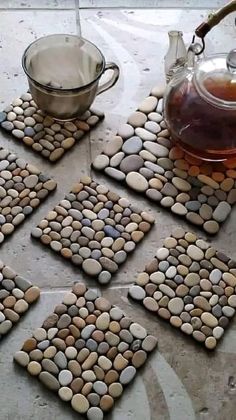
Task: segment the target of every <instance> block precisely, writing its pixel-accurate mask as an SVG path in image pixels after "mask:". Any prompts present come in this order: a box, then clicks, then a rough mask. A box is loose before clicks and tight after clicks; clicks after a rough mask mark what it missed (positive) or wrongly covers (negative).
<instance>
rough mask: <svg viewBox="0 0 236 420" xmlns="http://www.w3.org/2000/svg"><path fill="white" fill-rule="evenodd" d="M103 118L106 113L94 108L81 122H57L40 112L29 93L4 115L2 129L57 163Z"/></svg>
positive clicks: (0, 114)
mask: <svg viewBox="0 0 236 420" xmlns="http://www.w3.org/2000/svg"><path fill="white" fill-rule="evenodd" d="M103 118H104V114H103V113H102V112H100V111H95V110H92V109H90V110H87V111H86V112H85V113H84V115H82V116H81V117H80V118H79V119H76V120H73V121H66V122H65V121H56V120H54V119H53V118H52V117H49V116H47V115H45V114H44V113H43V111H41V110H40V109H38V107H37V105H36V103H35V102H34V100H33V99H32V96H31V94H30V93H28V92H27V93H24V94H22V95H21V97H20V98H17V99H15V100H14V101H12V103H11V104H10V105H9V106H7V107H6V108H5V109H4V111H3V112H0V126H1V128H3V129H4V130H6V131H7V132H9V133H10V134H12V135H13V136H14V137H15V138H16V139H17V140H20V141H22V142H23V143H24V144H25V145H26V146H29V147H31V148H32V149H33V150H34V151H35V152H37V153H40V154H41V155H42V156H43V157H45V158H46V159H48V160H49V161H50V162H55V161H57V160H58V159H60V158H61V157H62V156H63V155H64V154H65V153H66V152H67V150H69V149H71V148H72V147H73V146H74V145H75V144H76V143H77V142H78V141H79V140H80V139H81V138H82V137H83V136H84V135H85V134H86V133H88V132H89V131H90V130H91V129H92V128H93V127H95V126H96V125H97V124H98V122H99V121H101V120H102V119H103Z"/></svg>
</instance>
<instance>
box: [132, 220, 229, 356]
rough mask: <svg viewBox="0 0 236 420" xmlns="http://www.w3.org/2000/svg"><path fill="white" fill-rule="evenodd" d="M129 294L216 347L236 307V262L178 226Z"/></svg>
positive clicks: (209, 346)
mask: <svg viewBox="0 0 236 420" xmlns="http://www.w3.org/2000/svg"><path fill="white" fill-rule="evenodd" d="M129 295H130V296H131V297H132V298H133V299H135V300H137V301H139V302H141V303H142V304H143V305H144V306H145V308H146V309H148V310H149V311H151V312H153V313H155V314H156V315H159V316H160V317H161V318H164V319H166V320H168V321H169V322H170V324H171V325H173V326H174V327H176V328H180V330H181V331H183V332H184V333H185V334H188V335H191V336H192V337H193V338H194V339H195V340H197V341H198V342H200V343H203V344H204V345H205V347H206V348H207V349H214V348H215V347H216V345H217V343H218V341H219V340H220V338H221V337H222V336H223V334H224V332H225V329H226V327H227V326H228V324H229V321H230V319H231V318H232V317H233V316H234V314H235V308H236V261H233V260H231V259H230V258H229V257H227V256H226V255H225V254H224V253H222V252H219V251H217V250H216V249H215V248H213V247H212V246H211V245H209V244H208V243H207V242H205V241H204V240H203V239H198V238H197V236H196V235H195V234H194V233H192V232H185V231H184V230H183V229H182V228H179V227H178V228H176V229H175V230H174V232H173V234H172V236H171V237H169V238H166V239H165V241H164V244H163V248H159V249H158V250H157V253H156V256H155V258H154V259H153V260H152V261H151V262H150V263H149V264H148V265H147V266H146V267H145V271H144V272H143V273H140V274H139V275H138V277H137V280H136V284H135V285H133V286H131V288H130V290H129Z"/></svg>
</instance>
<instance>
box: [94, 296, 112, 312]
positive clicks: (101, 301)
mask: <svg viewBox="0 0 236 420" xmlns="http://www.w3.org/2000/svg"><path fill="white" fill-rule="evenodd" d="M95 306H96V308H97V309H99V310H100V311H102V312H104V311H109V310H110V309H111V304H110V302H109V300H107V299H105V298H103V297H99V298H97V299H96V300H95Z"/></svg>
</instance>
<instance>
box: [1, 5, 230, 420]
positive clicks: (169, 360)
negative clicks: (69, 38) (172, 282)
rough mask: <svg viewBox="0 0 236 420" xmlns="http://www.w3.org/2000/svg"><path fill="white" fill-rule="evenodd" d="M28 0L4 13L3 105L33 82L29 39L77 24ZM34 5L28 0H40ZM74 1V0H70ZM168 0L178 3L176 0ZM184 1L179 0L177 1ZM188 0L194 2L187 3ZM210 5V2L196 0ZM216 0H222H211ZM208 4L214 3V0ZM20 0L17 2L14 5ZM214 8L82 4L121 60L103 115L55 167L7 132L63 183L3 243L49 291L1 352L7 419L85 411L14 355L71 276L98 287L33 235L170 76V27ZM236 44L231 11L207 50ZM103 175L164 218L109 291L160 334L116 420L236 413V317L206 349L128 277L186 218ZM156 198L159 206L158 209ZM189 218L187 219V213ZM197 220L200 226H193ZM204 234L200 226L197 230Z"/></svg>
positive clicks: (218, 419)
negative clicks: (26, 55)
mask: <svg viewBox="0 0 236 420" xmlns="http://www.w3.org/2000/svg"><path fill="white" fill-rule="evenodd" d="M16 3H17V2H16V1H14V2H13V1H11V2H5V4H4V2H1V5H0V6H1V7H8V6H12V5H13V6H14V7H16V6H17V7H19V3H18V4H16ZM20 3H25V4H26V6H22V7H25V10H21V9H11V10H9V9H5V10H1V12H0V31H1V37H0V47H1V48H0V74H1V78H0V92H1V96H0V101H1V108H2V107H3V106H4V105H6V104H7V103H8V102H9V101H10V100H11V99H12V98H14V97H15V96H16V95H17V94H21V93H22V92H23V91H25V89H26V88H27V84H26V79H25V77H24V75H23V71H22V69H21V64H20V58H21V55H22V53H23V50H24V48H25V47H26V46H27V45H28V43H29V42H31V41H33V40H34V39H35V38H36V37H39V36H42V35H44V34H47V33H54V32H69V33H76V30H77V28H76V17H75V12H74V10H73V9H70V8H69V6H68V7H67V2H65V1H64V2H62V3H64V5H63V7H65V8H68V10H65V9H63V10H59V2H52V3H53V7H54V6H55V7H57V8H58V10H57V9H56V10H37V7H41V5H44V6H45V7H46V4H49V2H47V1H45V2H38V1H36V2H35V3H34V2H33V1H30V2H29V1H28V2H27V0H26V1H25V2H23V1H21V2H20ZM32 3H34V8H33V10H31V9H30V8H28V7H31V6H32ZM39 3H40V5H39ZM68 3H69V2H68ZM168 3H170V2H168ZM175 3H177V1H176V2H175ZM186 3H187V2H186ZM195 3H196V5H197V3H199V5H200V6H202V5H203V6H205V5H204V4H203V3H205V2H203V1H201V2H195ZM213 3H214V5H215V4H216V3H217V2H215V1H214V2H213ZM207 4H208V5H209V4H210V2H209V1H208V2H207ZM15 5H16V6H15ZM168 6H169V5H168ZM206 13H207V11H206V10H204V11H202V10H199V9H194V10H191V9H189V8H188V9H186V10H182V9H171V8H170V9H161V10H148V9H147V10H115V11H114V10H109V9H101V10H94V9H93V10H82V12H81V17H82V32H83V35H84V36H85V37H87V38H89V39H91V40H92V41H93V42H95V43H96V44H97V45H98V46H99V47H100V48H101V49H102V50H103V52H104V54H105V56H106V58H107V60H114V61H116V62H117V63H118V64H119V65H120V67H121V78H120V80H119V82H118V84H117V85H116V86H115V87H114V89H113V90H111V91H109V92H107V93H105V94H104V95H101V96H100V97H99V98H98V99H97V101H96V106H98V107H101V108H102V110H103V111H105V112H106V118H105V121H104V122H103V123H102V124H101V125H100V126H99V127H98V128H96V130H95V131H94V132H93V133H92V134H91V135H90V137H86V138H84V139H83V140H82V141H81V142H80V143H79V144H78V145H77V146H76V147H75V148H74V149H73V151H72V152H71V153H68V154H67V156H65V158H63V159H62V161H61V162H59V163H58V164H56V165H54V166H52V165H50V163H48V162H45V160H43V159H40V157H39V156H36V155H35V154H34V153H33V152H31V151H30V150H28V149H26V148H24V147H23V146H22V145H21V144H19V143H17V141H15V140H12V139H11V138H10V137H9V136H7V135H6V134H4V133H1V134H0V139H1V145H2V146H5V147H8V148H10V149H11V150H14V151H16V152H17V153H18V154H19V155H21V156H22V157H24V158H25V159H26V160H27V161H28V162H32V163H34V164H36V165H37V166H38V167H39V168H40V169H42V171H43V172H46V173H48V174H49V175H50V176H52V177H53V178H54V179H55V180H56V181H57V182H58V189H57V191H56V192H55V194H54V195H52V196H51V197H50V199H49V200H47V202H45V203H44V204H43V205H42V206H41V207H40V209H38V211H37V212H35V213H34V214H33V215H32V217H30V218H29V219H28V220H27V221H26V222H25V223H24V225H23V226H22V227H20V228H19V229H18V230H17V231H16V232H15V234H14V235H12V237H11V238H9V240H7V241H6V242H5V243H4V244H3V246H2V247H1V259H2V260H3V261H4V262H5V263H6V264H9V265H11V266H12V267H14V268H15V270H16V271H18V272H22V274H23V275H25V276H26V277H28V278H30V279H31V281H32V283H34V284H37V285H38V286H39V287H41V289H42V297H41V300H40V302H38V303H37V304H36V305H35V307H34V308H33V309H32V311H31V312H30V313H29V314H28V315H26V316H25V317H24V320H23V321H22V322H21V323H19V325H18V326H17V327H16V328H15V329H14V331H12V334H10V335H9V336H8V337H7V338H6V339H4V340H3V341H2V342H1V344H0V346H1V353H0V375H1V392H0V419H1V420H23V419H24V420H32V419H35V420H49V419H51V418H52V417H54V418H57V419H58V420H62V419H63V420H64V419H76V418H77V419H78V418H79V416H76V415H75V414H74V413H73V412H72V410H70V408H69V407H67V406H63V404H62V403H61V402H60V401H59V400H58V398H57V397H56V396H54V395H52V394H51V393H49V392H46V391H45V390H44V389H43V387H42V386H41V385H40V384H38V383H37V381H35V380H33V379H31V378H29V376H28V375H27V374H26V373H25V372H22V370H21V369H19V368H17V367H15V366H14V365H13V363H12V356H13V354H14V352H15V351H16V350H18V349H19V348H20V346H21V344H22V342H23V341H24V339H25V338H26V337H27V336H28V335H30V334H31V332H32V330H33V329H34V328H35V327H37V326H39V325H40V324H41V322H42V321H43V319H44V318H45V316H46V314H47V313H50V312H51V310H52V309H53V307H54V306H55V304H56V303H57V302H60V301H61V297H62V293H63V291H64V290H68V288H69V287H70V286H71V284H72V282H73V281H75V280H81V279H83V280H84V281H85V282H86V283H87V284H88V285H89V286H93V287H96V284H95V282H94V281H92V280H90V279H88V278H87V277H85V276H84V275H82V272H81V271H80V270H79V269H73V267H71V265H70V264H66V262H65V261H63V260H62V259H61V258H59V257H58V258H56V256H55V255H54V254H53V253H50V252H48V251H47V249H45V248H43V247H41V246H40V245H39V244H38V243H36V242H32V240H31V239H30V231H31V228H32V226H35V225H36V224H37V223H38V222H39V221H40V220H41V219H42V218H43V216H44V215H45V214H46V213H47V212H48V211H49V210H50V209H51V208H52V207H53V206H54V205H55V204H56V203H57V202H58V201H59V200H60V199H61V198H62V197H63V196H64V194H65V193H66V192H68V191H69V189H70V187H71V185H72V184H73V182H75V181H76V180H77V179H78V178H79V177H80V176H81V175H82V174H89V173H90V163H91V161H92V159H94V157H95V156H96V155H97V154H98V153H99V152H101V150H102V148H103V144H104V142H105V141H107V140H108V138H109V136H110V135H111V133H114V132H116V130H117V128H118V125H119V123H120V122H122V121H125V120H126V119H127V116H128V115H129V113H130V112H131V111H132V110H134V109H135V108H136V106H137V104H138V102H139V101H141V100H142V99H143V98H144V97H145V96H146V95H147V94H148V92H149V90H150V89H151V87H152V86H153V85H155V84H156V83H158V82H160V81H161V80H162V79H163V75H162V71H163V56H164V53H165V51H166V49H167V42H168V41H167V31H168V30H169V29H182V30H183V31H184V34H185V40H186V42H188V41H189V40H190V39H191V36H192V32H193V29H194V28H195V27H196V26H197V25H198V24H199V23H200V22H201V21H202V19H203V17H204V16H205V15H206ZM234 46H235V27H234V17H233V16H231V17H229V18H227V19H226V20H225V21H224V23H222V24H221V25H220V26H219V27H217V28H215V29H214V30H213V31H212V33H211V35H210V36H209V37H208V39H207V51H224V50H225V49H226V50H229V49H230V48H232V47H234ZM92 175H93V176H94V178H95V179H96V180H97V181H101V182H103V183H106V184H107V185H108V187H110V188H111V189H113V190H115V191H117V192H118V193H119V194H120V195H124V196H127V197H129V198H130V199H132V200H133V201H134V202H136V203H138V204H139V205H140V207H144V208H145V209H149V210H150V209H151V210H152V213H153V214H154V216H155V219H156V225H155V227H154V228H153V229H152V232H150V234H149V235H148V237H147V238H146V239H145V240H144V241H143V242H142V243H141V244H140V246H139V247H138V249H137V252H136V253H135V254H133V256H131V258H130V259H128V260H127V263H126V264H124V265H123V266H122V268H121V270H120V272H119V273H118V274H117V275H115V276H114V278H113V282H112V283H111V287H110V288H107V289H105V290H104V295H105V296H107V297H109V299H110V300H111V301H112V303H116V304H118V305H119V306H121V307H122V308H123V309H124V310H125V311H126V312H127V313H128V314H129V315H130V316H132V317H133V318H134V319H137V321H138V322H140V323H142V324H143V325H144V326H145V327H147V328H148V330H149V332H150V333H152V334H155V335H156V336H157V337H158V339H159V351H157V352H155V354H154V355H153V356H152V358H151V360H150V362H149V363H148V365H147V368H146V369H144V370H143V371H142V373H141V374H140V375H138V379H137V381H135V383H134V384H133V386H131V387H129V389H128V395H127V396H126V397H125V396H124V398H122V399H121V400H120V401H119V403H118V404H117V405H116V408H115V409H114V411H113V414H112V415H111V416H110V417H109V416H108V419H109V418H110V419H112V420H134V419H135V420H144V419H147V420H149V419H150V420H169V419H170V420H194V419H197V420H213V419H215V420H222V419H227V420H234V419H235V407H236V404H235V396H236V367H235V363H234V360H235V352H236V322H235V321H233V323H232V326H231V328H230V329H229V331H228V332H227V333H226V334H225V338H224V340H223V341H222V344H221V345H219V347H218V350H217V351H216V352H215V353H214V354H208V353H207V352H206V351H205V350H204V349H203V348H201V347H200V346H198V345H197V344H195V343H192V340H188V339H187V338H185V337H183V336H182V334H178V333H177V331H175V330H173V329H172V328H171V327H169V326H168V325H166V323H165V322H162V321H159V320H156V319H155V317H152V316H151V315H148V314H147V313H146V311H145V310H143V309H142V308H140V307H139V306H138V305H135V304H134V303H131V302H130V301H129V300H128V299H127V286H128V285H129V284H131V283H132V282H133V280H134V277H135V275H136V273H137V272H139V271H141V270H142V269H143V266H144V264H145V263H146V262H147V261H148V260H150V257H151V256H152V255H153V254H154V252H155V249H157V247H158V246H160V244H161V242H162V239H163V238H164V237H165V236H167V235H169V233H170V231H171V228H172V227H173V226H175V225H176V224H178V223H179V219H177V218H176V217H174V216H173V215H170V214H169V213H168V212H166V211H164V210H163V209H160V208H159V207H158V206H155V205H154V204H151V203H150V202H148V201H147V200H145V199H142V198H140V196H138V195H136V194H134V193H131V192H130V191H128V190H127V189H126V188H125V187H124V186H122V185H118V184H117V183H113V182H112V181H111V180H110V179H108V178H105V177H104V176H102V175H98V174H97V173H96V174H95V173H94V174H92ZM151 207H152V208H151ZM181 223H182V224H183V226H184V227H187V226H188V225H187V224H186V223H185V222H181ZM235 223H236V215H235V211H233V212H232V215H231V217H230V219H229V220H228V221H227V222H226V223H225V225H224V226H223V228H222V230H221V232H220V234H219V235H218V236H217V237H216V238H214V239H211V240H212V241H213V243H214V245H215V246H216V247H217V248H220V249H222V250H224V251H225V252H226V254H229V255H232V257H234V258H236V251H235V244H236V242H235ZM191 228H192V227H191ZM195 231H196V232H197V233H198V234H199V233H201V232H200V231H199V230H197V229H195Z"/></svg>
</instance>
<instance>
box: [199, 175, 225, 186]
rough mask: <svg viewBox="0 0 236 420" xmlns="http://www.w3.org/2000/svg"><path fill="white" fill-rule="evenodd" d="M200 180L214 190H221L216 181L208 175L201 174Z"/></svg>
mask: <svg viewBox="0 0 236 420" xmlns="http://www.w3.org/2000/svg"><path fill="white" fill-rule="evenodd" d="M198 179H199V181H201V182H202V183H203V184H206V185H209V187H212V188H213V189H214V190H217V189H218V188H220V185H219V183H218V182H216V181H214V179H212V178H210V177H209V176H207V175H204V174H200V175H198Z"/></svg>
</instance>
